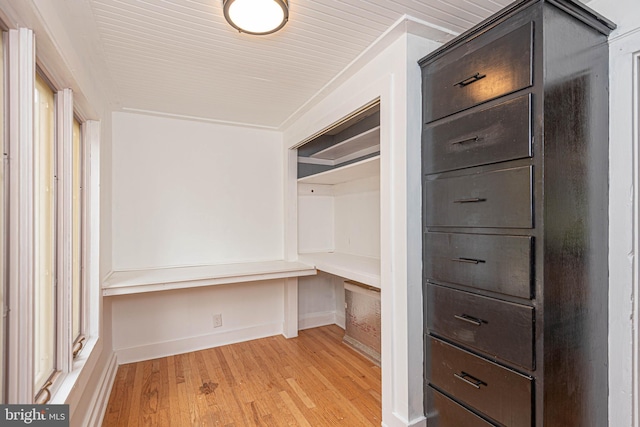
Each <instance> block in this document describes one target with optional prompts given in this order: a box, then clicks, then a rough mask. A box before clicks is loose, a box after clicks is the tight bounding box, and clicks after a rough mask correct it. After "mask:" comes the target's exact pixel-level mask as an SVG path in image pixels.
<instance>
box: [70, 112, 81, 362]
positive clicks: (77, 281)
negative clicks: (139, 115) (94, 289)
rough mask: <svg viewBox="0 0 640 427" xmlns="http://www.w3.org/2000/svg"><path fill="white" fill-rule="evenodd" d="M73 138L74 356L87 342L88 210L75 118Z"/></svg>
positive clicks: (79, 126) (72, 257)
mask: <svg viewBox="0 0 640 427" xmlns="http://www.w3.org/2000/svg"><path fill="white" fill-rule="evenodd" d="M72 134H73V136H72V148H71V151H72V171H71V176H72V197H71V217H72V218H71V227H72V230H71V234H72V236H71V285H72V286H71V305H72V306H71V339H72V344H73V357H74V358H75V357H76V356H77V355H78V354H79V353H80V351H81V350H82V344H83V342H84V337H83V330H82V329H83V328H82V326H83V325H82V323H83V322H82V317H83V316H82V312H83V304H82V301H83V292H82V291H83V286H82V283H83V276H84V274H83V273H84V271H83V270H84V269H83V262H82V261H83V257H82V253H83V244H82V243H83V241H84V238H83V237H84V233H83V221H82V217H83V215H82V214H83V211H84V203H83V200H84V196H83V195H84V192H83V186H84V175H83V169H84V168H83V167H82V158H83V152H84V150H83V149H82V135H81V125H80V122H79V121H78V119H77V118H74V119H73V133H72Z"/></svg>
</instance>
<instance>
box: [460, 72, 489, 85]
mask: <svg viewBox="0 0 640 427" xmlns="http://www.w3.org/2000/svg"><path fill="white" fill-rule="evenodd" d="M485 77H487V75H486V74H480V73H475V74H474V75H473V76H471V77H467V78H466V79H464V80H461V81H459V82H458V83H456V84H454V86H458V87H465V86H469V85H470V84H471V83H475V82H477V81H478V80H482V79H484V78H485Z"/></svg>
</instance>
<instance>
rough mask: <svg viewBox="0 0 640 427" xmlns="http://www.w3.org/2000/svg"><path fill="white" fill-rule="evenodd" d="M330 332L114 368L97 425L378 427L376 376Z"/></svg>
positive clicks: (370, 365) (338, 330) (314, 331)
mask: <svg viewBox="0 0 640 427" xmlns="http://www.w3.org/2000/svg"><path fill="white" fill-rule="evenodd" d="M343 335H344V331H343V330H342V329H341V328H339V327H337V326H335V325H332V326H325V327H321V328H315V329H309V330H304V331H300V333H299V336H298V337H297V338H292V339H286V338H284V337H282V336H280V335H278V336H273V337H268V338H263V339H259V340H254V341H249V342H244V343H239V344H232V345H228V346H221V347H216V348H211V349H207V350H202V351H198V352H193V353H187V354H181V355H176V356H169V357H166V358H161V359H156V360H152V361H144V362H139V363H133V364H128V365H122V366H120V367H119V368H118V372H117V374H116V379H115V382H114V386H113V390H112V394H111V396H110V398H109V402H108V405H107V409H106V411H105V416H104V420H103V424H102V425H103V426H105V427H111V426H126V427H132V426H160V427H192V426H223V427H247V426H270V427H271V426H272V427H280V426H313V427H322V426H344V427H357V426H379V425H380V424H381V418H382V416H381V381H380V378H381V370H380V368H379V367H377V366H375V364H373V362H371V361H370V360H368V359H366V358H365V357H363V356H361V355H360V354H358V353H356V352H355V351H354V350H353V349H351V348H350V347H348V346H346V345H344V344H343V343H342V337H343Z"/></svg>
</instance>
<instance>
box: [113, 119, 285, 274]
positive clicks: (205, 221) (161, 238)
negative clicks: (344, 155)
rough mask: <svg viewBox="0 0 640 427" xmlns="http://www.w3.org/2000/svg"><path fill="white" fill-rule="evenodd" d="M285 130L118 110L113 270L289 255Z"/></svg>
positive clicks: (114, 131)
mask: <svg viewBox="0 0 640 427" xmlns="http://www.w3.org/2000/svg"><path fill="white" fill-rule="evenodd" d="M280 144H281V133H280V132H275V131H268V130H259V129H248V128H241V127H234V126H223V125H218V124H210V123H201V122H193V121H186V120H176V119H167V118H161V117H152V116H145V115H140V114H128V113H114V115H113V205H112V208H113V268H114V270H121V269H139V268H155V267H167V266H182V265H199V264H216V263H230V262H242V261H255V260H270V259H282V257H283V211H282V184H281V183H282V174H283V172H282V160H281V157H280V156H281V154H280V151H279V147H280Z"/></svg>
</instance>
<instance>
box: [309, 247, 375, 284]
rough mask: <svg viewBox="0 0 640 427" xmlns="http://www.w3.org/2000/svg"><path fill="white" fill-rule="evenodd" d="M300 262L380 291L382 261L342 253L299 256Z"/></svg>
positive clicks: (318, 253)
mask: <svg viewBox="0 0 640 427" xmlns="http://www.w3.org/2000/svg"><path fill="white" fill-rule="evenodd" d="M298 261H300V262H302V263H304V264H310V265H313V266H315V268H316V269H318V270H320V271H324V272H326V273H330V274H334V275H336V276H340V277H344V278H345V279H350V280H355V281H356V282H360V283H364V284H365V285H369V286H373V287H375V288H378V289H380V259H379V258H370V257H363V256H358V255H351V254H346V253H341V252H314V253H306V254H299V255H298Z"/></svg>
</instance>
